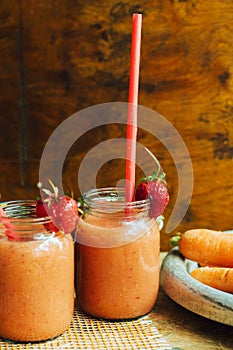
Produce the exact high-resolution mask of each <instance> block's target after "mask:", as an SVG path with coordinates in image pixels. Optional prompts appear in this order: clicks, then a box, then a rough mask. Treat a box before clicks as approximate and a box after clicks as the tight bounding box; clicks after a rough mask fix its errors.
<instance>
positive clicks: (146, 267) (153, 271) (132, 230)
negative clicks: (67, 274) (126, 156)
mask: <svg viewBox="0 0 233 350" xmlns="http://www.w3.org/2000/svg"><path fill="white" fill-rule="evenodd" d="M124 192H125V190H124V189H119V188H103V189H94V190H90V191H89V192H87V193H86V194H84V196H83V199H84V207H85V210H84V214H83V215H82V217H81V218H80V220H79V223H78V228H77V232H76V237H75V261H76V278H75V285H76V296H77V302H78V304H79V305H80V307H81V309H82V310H83V311H84V312H86V313H88V314H90V315H92V316H95V317H98V318H105V319H112V320H114V319H115V320H117V319H132V318H136V317H139V316H142V315H145V314H147V313H148V312H150V311H151V310H152V308H153V306H154V304H155V302H156V299H157V296H158V290H159V270H160V263H159V253H160V232H159V227H158V223H157V222H156V220H155V219H154V218H150V217H149V216H148V210H149V201H148V200H144V201H138V202H131V203H126V202H125V193H124Z"/></svg>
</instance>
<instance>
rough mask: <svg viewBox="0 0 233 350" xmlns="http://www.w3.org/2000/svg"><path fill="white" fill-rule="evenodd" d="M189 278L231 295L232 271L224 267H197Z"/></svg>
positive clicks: (232, 288) (232, 286)
mask: <svg viewBox="0 0 233 350" xmlns="http://www.w3.org/2000/svg"><path fill="white" fill-rule="evenodd" d="M190 274H191V276H192V277H193V278H195V279H196V280H198V281H199V282H202V283H204V284H206V285H208V286H210V287H213V288H215V289H219V290H221V291H223V292H227V293H233V269H232V268H226V267H198V268H196V269H195V270H193V271H192V272H191V273H190Z"/></svg>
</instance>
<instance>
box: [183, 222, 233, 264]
mask: <svg viewBox="0 0 233 350" xmlns="http://www.w3.org/2000/svg"><path fill="white" fill-rule="evenodd" d="M178 246H179V251H180V253H181V254H182V255H183V256H184V257H185V258H188V259H190V260H193V261H197V262H199V263H200V264H201V265H204V266H218V267H233V234H232V233H227V232H221V231H213V230H208V229H195V230H188V231H186V232H184V233H183V234H181V236H180V239H179V242H178Z"/></svg>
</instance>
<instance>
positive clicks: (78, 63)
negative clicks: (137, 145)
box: [0, 0, 233, 249]
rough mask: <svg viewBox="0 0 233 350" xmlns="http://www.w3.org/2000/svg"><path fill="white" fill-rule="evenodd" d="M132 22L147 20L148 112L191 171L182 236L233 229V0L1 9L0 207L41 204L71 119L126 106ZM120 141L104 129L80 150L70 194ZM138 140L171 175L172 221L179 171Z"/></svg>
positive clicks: (25, 1)
mask: <svg viewBox="0 0 233 350" xmlns="http://www.w3.org/2000/svg"><path fill="white" fill-rule="evenodd" d="M133 12H141V13H143V32H142V47H141V66H140V94H139V104H140V105H142V106H146V107H149V108H151V109H153V110H156V111H158V112H159V113H161V114H162V115H163V116H164V117H165V118H166V119H167V120H168V121H169V122H170V123H172V125H173V126H174V127H175V128H176V129H177V131H178V132H179V134H180V135H181V137H182V138H183V140H184V142H185V144H186V146H187V148H188V150H189V152H190V156H191V160H192V164H193V170H194V190H193V196H192V200H191V203H190V206H189V209H188V211H187V214H186V215H185V217H184V219H183V220H182V222H181V223H180V225H179V226H178V227H177V229H176V230H180V231H184V230H186V229H188V228H193V227H201V226H202V227H209V228H213V229H222V230H223V229H231V228H232V227H233V219H232V213H231V210H232V207H233V186H232V182H233V180H232V178H233V117H232V115H233V35H232V28H233V2H232V0H213V1H206V0H164V1H161V0H138V1H113V0H108V1H106V0H105V1H104V0H99V1H96V2H95V1H92V0H86V1H81V0H66V1H63V0H56V1H45V0H40V1H35V0H2V1H1V3H0V19H1V21H0V53H1V54H0V76H1V93H0V127H1V137H0V161H1V163H0V170H1V177H0V192H1V196H2V200H8V199H16V198H26V197H29V198H34V197H35V196H36V195H37V194H38V189H37V187H36V184H37V182H38V169H39V164H40V158H41V154H42V152H43V149H44V147H45V144H46V142H47V140H48V139H49V137H50V135H51V133H52V132H53V131H54V130H55V129H56V127H57V126H58V125H60V123H61V122H63V121H64V120H65V119H66V118H68V117H69V116H70V115H72V114H73V113H75V112H77V111H80V110H82V109H84V108H87V107H89V106H93V105H96V104H101V103H105V102H115V101H122V102H126V101H127V96H128V79H129V55H130V41H131V19H132V13H133ZM110 137H122V129H121V128H120V127H119V126H117V125H112V127H111V128H107V127H102V128H98V130H95V131H94V132H89V133H87V134H86V135H85V136H83V137H81V138H80V139H79V140H77V142H76V143H75V145H74V146H73V147H72V149H71V150H70V152H69V154H68V156H67V160H66V165H65V166H64V174H63V184H64V188H67V189H68V188H70V187H75V186H76V187H77V184H76V185H74V178H75V176H76V175H75V174H76V172H77V164H78V163H79V162H80V161H81V159H82V158H83V157H84V155H85V154H86V152H87V151H88V150H90V149H91V148H92V147H94V145H96V143H98V142H101V140H105V139H106V138H110ZM123 137H124V136H123ZM138 140H139V142H141V143H143V144H144V145H145V146H147V147H148V148H150V150H151V151H152V152H153V153H154V154H155V155H156V156H157V157H158V159H159V160H160V162H161V164H162V166H163V168H164V169H165V172H166V174H167V181H168V183H169V188H170V195H171V200H170V203H169V206H168V208H167V210H166V212H165V216H166V217H167V218H168V217H169V216H170V214H171V212H172V208H173V207H174V205H175V201H176V197H177V191H178V190H177V189H178V178H177V171H176V167H175V164H174V162H173V159H172V157H171V155H170V154H169V152H168V151H167V150H166V148H165V147H164V145H163V144H161V143H160V142H159V141H158V140H157V139H156V138H154V137H153V136H152V135H150V134H149V133H145V132H144V131H143V130H140V131H139V134H138ZM110 166H111V170H112V171H111V177H113V176H115V177H116V178H117V177H118V176H119V174H120V172H121V170H122V162H117V161H116V162H114V161H112V162H111V164H110ZM107 176H109V164H107V165H106V166H105V167H103V169H102V173H101V174H100V175H99V176H98V184H99V185H100V186H101V185H105V184H108V180H107ZM75 191H77V195H78V189H76V188H75ZM176 230H175V231H176ZM173 233H174V232H173ZM171 234H172V233H171ZM171 234H166V233H165V232H163V233H162V249H167V248H168V247H169V243H168V242H169V237H170V235H171Z"/></svg>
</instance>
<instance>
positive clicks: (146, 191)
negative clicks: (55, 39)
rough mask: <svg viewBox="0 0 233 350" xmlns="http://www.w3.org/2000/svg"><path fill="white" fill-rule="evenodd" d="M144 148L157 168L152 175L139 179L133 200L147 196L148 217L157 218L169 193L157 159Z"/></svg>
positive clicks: (166, 202)
mask: <svg viewBox="0 0 233 350" xmlns="http://www.w3.org/2000/svg"><path fill="white" fill-rule="evenodd" d="M146 150H147V151H148V153H149V154H150V155H151V156H152V157H153V159H154V160H155V162H156V164H157V166H158V170H157V171H155V172H154V173H153V175H152V176H147V177H143V178H141V179H140V182H139V185H138V186H137V188H136V190H135V200H136V201H140V200H145V199H148V198H149V201H150V209H149V215H150V217H153V218H157V217H158V216H160V215H162V213H163V212H164V210H165V208H166V206H167V204H168V202H169V193H168V190H167V183H166V181H165V174H164V172H163V171H161V168H160V164H159V162H158V160H157V159H156V158H155V156H154V155H153V154H152V153H151V152H150V151H149V150H148V149H146Z"/></svg>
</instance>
